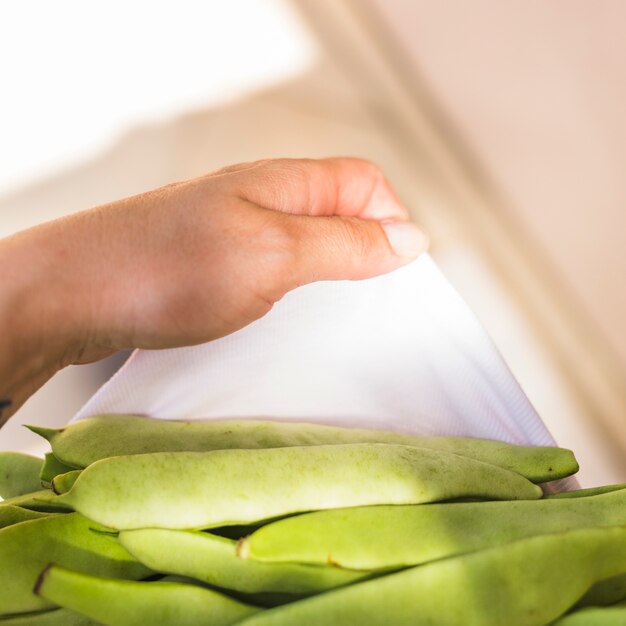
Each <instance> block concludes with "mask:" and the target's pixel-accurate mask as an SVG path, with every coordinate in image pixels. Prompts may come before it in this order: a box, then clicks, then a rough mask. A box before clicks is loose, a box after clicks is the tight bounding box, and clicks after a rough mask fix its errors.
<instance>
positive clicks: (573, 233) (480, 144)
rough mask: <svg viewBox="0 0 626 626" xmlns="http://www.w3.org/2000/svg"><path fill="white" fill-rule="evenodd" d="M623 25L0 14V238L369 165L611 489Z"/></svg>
mask: <svg viewBox="0 0 626 626" xmlns="http://www.w3.org/2000/svg"><path fill="white" fill-rule="evenodd" d="M625 19H626V4H624V3H623V2H621V1H620V0H596V1H595V2H589V1H586V0H552V1H551V2H528V0H468V1H467V2H455V1H453V0H445V1H441V0H321V1H320V0H230V1H229V2H218V1H213V2H207V1H204V2H202V1H200V0H195V1H190V0H182V1H181V0H179V1H177V2H154V1H152V2H149V1H147V0H135V1H134V2H122V1H121V0H109V2H107V3H84V2H80V1H79V0H60V1H58V2H55V3H50V2H47V1H45V0H24V1H22V2H19V3H2V4H0V59H2V60H1V61H0V68H1V69H0V71H1V75H2V83H1V84H2V87H1V89H2V98H1V100H0V236H6V235H9V234H11V233H13V232H15V231H18V230H20V229H23V228H26V227H28V226H31V225H34V224H37V223H39V222H42V221H45V220H50V219H53V218H55V217H58V216H61V215H65V214H68V213H72V212H74V211H77V210H80V209H84V208H88V207H90V206H93V205H97V204H101V203H103V202H107V201H110V200H114V199H117V198H120V197H123V196H127V195H131V194H134V193H138V192H141V191H145V190H147V189H151V188H154V187H157V186H160V185H163V184H166V183H169V182H172V181H175V180H180V179H184V178H188V177H192V176H198V175H201V174H203V173H206V172H207V171H210V170H213V169H217V168H219V167H221V166H223V165H226V164H229V163H235V162H239V161H248V160H253V159H258V158H266V157H278V156H295V157H297V156H310V157H321V156H330V155H355V156H361V157H365V158H369V159H371V160H373V161H375V162H376V163H378V164H379V165H380V166H381V167H382V169H383V170H384V171H385V173H386V175H387V176H388V178H389V179H390V180H391V182H392V184H393V185H394V187H395V188H396V189H397V191H398V192H399V194H400V196H401V198H402V199H403V201H404V202H405V204H406V205H407V206H408V207H409V208H410V210H411V211H412V214H413V216H414V218H415V219H416V220H417V221H418V222H420V223H421V224H423V225H424V227H425V228H426V229H427V230H428V231H429V232H430V234H431V236H432V254H433V256H434V257H435V259H436V261H437V262H438V263H439V264H440V266H441V267H442V269H443V270H444V272H445V273H446V275H447V276H448V278H449V279H450V280H451V281H452V283H453V284H454V285H455V286H456V288H457V289H458V290H459V291H460V292H461V294H462V295H463V296H464V298H465V299H466V300H467V301H468V302H469V304H470V306H471V307H472V308H473V309H474V311H475V312H476V314H477V315H478V317H479V318H480V319H481V321H482V322H483V324H484V325H485V326H486V328H487V330H488V331H489V333H490V334H491V336H492V337H493V339H494V341H495V342H496V344H497V345H498V347H499V349H500V351H501V352H502V353H503V355H504V358H505V359H506V361H507V362H508V364H509V366H510V367H511V369H512V371H513V373H514V374H515V376H516V377H517V379H518V380H519V382H520V383H521V385H522V387H523V388H524V390H525V391H526V393H527V394H528V396H529V397H530V399H531V401H532V402H533V403H534V405H535V406H536V408H537V409H538V411H539V413H540V415H541V416H542V418H543V419H544V421H545V422H546V424H547V426H548V428H549V429H550V430H551V431H552V433H553V435H554V436H555V438H556V439H557V441H558V442H559V444H560V445H563V446H567V447H570V448H573V449H575V450H576V453H577V456H578V458H579V460H580V461H581V465H582V471H581V474H580V478H581V483H582V484H583V486H592V485H595V484H601V483H609V482H626V454H625V453H626V323H625V321H626V288H625V285H624V275H625V273H626V176H624V172H623V170H624V164H625V162H626V116H625V115H624V111H625V110H626V72H625V71H624V68H625V66H626V39H625V38H624V36H623V23H624V20H625ZM148 227H149V225H148ZM0 276H1V270H0ZM122 360H123V355H122V356H121V357H119V356H118V357H116V358H114V359H109V360H106V361H104V362H101V363H98V364H95V365H89V366H80V367H71V368H68V369H66V370H64V371H63V372H61V373H59V374H58V375H57V376H56V377H55V378H54V379H52V380H51V381H50V382H49V383H48V384H47V385H46V386H45V387H44V388H43V389H41V390H40V391H39V392H38V393H37V394H35V396H33V397H32V398H31V400H30V401H29V402H28V403H27V404H26V405H25V406H24V407H23V408H22V409H21V410H20V411H19V412H18V413H17V415H16V416H15V417H14V418H13V419H12V420H11V421H10V422H9V423H8V425H7V426H5V427H4V428H3V429H2V431H0V449H16V448H20V449H24V450H31V451H36V449H37V445H38V444H37V442H36V440H35V437H34V435H31V434H30V433H28V432H26V431H25V429H22V428H21V427H20V424H21V423H24V422H27V423H46V424H57V425H61V424H64V423H66V422H67V421H68V419H69V418H70V417H71V416H72V414H73V413H74V412H75V411H76V410H77V409H78V408H79V407H80V406H81V404H82V403H83V402H84V401H85V400H86V399H87V398H88V397H89V396H90V395H91V394H92V393H93V392H94V391H95V390H96V389H97V388H98V387H99V386H100V385H101V384H102V383H103V382H104V381H105V380H106V379H107V378H108V377H109V376H110V375H111V373H112V372H113V371H114V370H115V369H116V368H117V367H118V366H119V364H120V363H121V361H122ZM22 431H24V432H22Z"/></svg>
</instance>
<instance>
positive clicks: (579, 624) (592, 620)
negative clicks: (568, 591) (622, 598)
mask: <svg viewBox="0 0 626 626" xmlns="http://www.w3.org/2000/svg"><path fill="white" fill-rule="evenodd" d="M624 624H626V604H618V605H614V606H607V607H590V608H587V609H580V610H578V611H573V612H572V613H569V614H568V615H566V616H565V617H562V618H561V619H558V620H557V621H556V622H553V626H624Z"/></svg>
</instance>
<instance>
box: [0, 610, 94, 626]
mask: <svg viewBox="0 0 626 626" xmlns="http://www.w3.org/2000/svg"><path fill="white" fill-rule="evenodd" d="M0 624H1V625H2V626H99V622H94V621H93V620H91V619H89V618H88V617H85V616H84V615H79V614H78V613H73V612H72V611H66V610H65V609H52V610H48V611H36V612H34V613H22V614H20V615H15V616H13V617H4V618H0Z"/></svg>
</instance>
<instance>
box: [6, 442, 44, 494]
mask: <svg viewBox="0 0 626 626" xmlns="http://www.w3.org/2000/svg"><path fill="white" fill-rule="evenodd" d="M42 463H43V462H42V460H41V459H39V458H37V457H35V456H30V455H28V454H22V453H21V452H0V496H1V497H2V498H5V499H7V498H13V497H15V496H21V495H23V494H25V493H30V492H31V491H37V490H38V489H41V481H40V480H39V472H40V471H41V465H42Z"/></svg>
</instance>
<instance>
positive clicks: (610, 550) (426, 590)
mask: <svg viewBox="0 0 626 626" xmlns="http://www.w3.org/2000/svg"><path fill="white" fill-rule="evenodd" d="M621 572H626V528H600V529H598V528H592V529H589V528H585V529H582V530H574V531H570V532H566V533H555V534H551V535H540V536H537V537H531V538H529V539H522V540H520V541H516V542H513V543H509V544H506V545H503V546H497V547H495V548H490V549H488V550H482V551H480V552H474V553H472V554H468V555H463V556H459V557H453V558H450V559H443V560H441V561H435V562H433V563H428V564H427V565H421V566H419V567H414V568H411V569H409V570H404V571H401V572H398V573H395V574H390V575H388V576H383V577H381V578H376V579H374V580H369V581H365V582H363V583H360V584H356V585H350V586H348V587H342V588H341V589H336V590H334V591H328V592H326V593H323V594H321V595H318V596H313V597H311V598H306V599H304V600H301V601H299V602H294V603H292V604H287V605H284V606H281V607H277V608H275V609H270V610H268V611H265V612H263V613H259V614H258V615H255V616H252V617H251V618H249V619H247V620H244V621H243V622H241V626H266V625H268V626H270V625H271V626H283V625H287V624H289V625H290V626H293V625H295V624H297V625H298V626H313V625H314V626H319V625H320V624H346V625H347V624H350V625H352V624H354V625H357V624H358V626H389V625H390V624H393V626H415V625H416V624H420V625H421V624H436V625H437V626H459V625H460V624H462V625H463V626H504V625H506V626H544V625H545V624H548V623H549V622H551V621H552V620H554V619H556V618H557V617H559V616H561V615H562V614H563V613H564V612H565V611H567V610H568V609H569V608H570V607H571V606H572V605H573V604H574V603H575V602H576V601H577V600H578V599H579V598H580V597H581V596H582V595H583V594H584V593H585V591H586V590H587V589H589V587H590V586H591V585H592V584H593V583H595V582H596V581H598V580H601V579H604V578H607V577H609V576H614V575H617V574H618V573H621Z"/></svg>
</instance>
